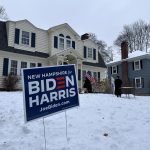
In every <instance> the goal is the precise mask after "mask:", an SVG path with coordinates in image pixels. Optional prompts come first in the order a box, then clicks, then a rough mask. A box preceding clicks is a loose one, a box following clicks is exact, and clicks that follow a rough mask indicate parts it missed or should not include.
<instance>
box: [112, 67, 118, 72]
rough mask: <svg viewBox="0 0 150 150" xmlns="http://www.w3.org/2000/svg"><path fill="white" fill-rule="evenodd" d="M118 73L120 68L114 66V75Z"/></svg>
mask: <svg viewBox="0 0 150 150" xmlns="http://www.w3.org/2000/svg"><path fill="white" fill-rule="evenodd" d="M117 73H118V67H117V66H112V74H117Z"/></svg>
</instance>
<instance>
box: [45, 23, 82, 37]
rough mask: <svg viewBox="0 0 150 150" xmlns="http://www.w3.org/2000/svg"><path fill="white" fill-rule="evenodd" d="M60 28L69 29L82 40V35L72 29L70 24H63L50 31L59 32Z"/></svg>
mask: <svg viewBox="0 0 150 150" xmlns="http://www.w3.org/2000/svg"><path fill="white" fill-rule="evenodd" d="M60 28H68V29H69V30H70V31H71V32H72V33H73V34H74V36H75V37H77V38H80V35H79V34H78V33H77V32H76V31H75V30H74V29H73V28H71V26H70V25H69V24H68V23H63V24H60V25H57V26H54V27H51V28H49V29H48V31H49V32H51V31H55V30H58V29H60Z"/></svg>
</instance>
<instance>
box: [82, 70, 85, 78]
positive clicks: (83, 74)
mask: <svg viewBox="0 0 150 150" xmlns="http://www.w3.org/2000/svg"><path fill="white" fill-rule="evenodd" d="M85 75H86V70H83V71H82V78H83V80H85Z"/></svg>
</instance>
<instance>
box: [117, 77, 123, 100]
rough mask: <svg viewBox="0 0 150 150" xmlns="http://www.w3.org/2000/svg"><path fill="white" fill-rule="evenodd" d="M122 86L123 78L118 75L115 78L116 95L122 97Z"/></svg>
mask: <svg viewBox="0 0 150 150" xmlns="http://www.w3.org/2000/svg"><path fill="white" fill-rule="evenodd" d="M121 86H122V80H121V79H120V78H119V76H117V79H115V95H116V96H117V97H121Z"/></svg>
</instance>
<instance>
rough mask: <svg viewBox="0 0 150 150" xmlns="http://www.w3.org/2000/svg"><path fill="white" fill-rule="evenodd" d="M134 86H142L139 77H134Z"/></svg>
mask: <svg viewBox="0 0 150 150" xmlns="http://www.w3.org/2000/svg"><path fill="white" fill-rule="evenodd" d="M135 87H136V88H142V82H141V77H137V78H135Z"/></svg>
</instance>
